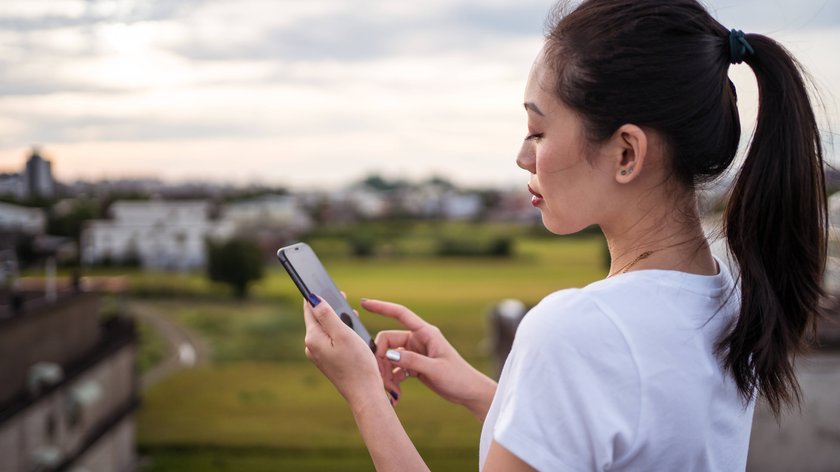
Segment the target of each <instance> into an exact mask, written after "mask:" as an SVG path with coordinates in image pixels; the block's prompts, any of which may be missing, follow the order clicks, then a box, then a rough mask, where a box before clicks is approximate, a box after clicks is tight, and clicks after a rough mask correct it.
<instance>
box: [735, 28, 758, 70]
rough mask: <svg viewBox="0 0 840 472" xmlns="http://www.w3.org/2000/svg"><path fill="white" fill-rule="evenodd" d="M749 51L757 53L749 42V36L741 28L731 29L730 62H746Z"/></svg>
mask: <svg viewBox="0 0 840 472" xmlns="http://www.w3.org/2000/svg"><path fill="white" fill-rule="evenodd" d="M747 53H750V54H755V51H754V50H753V48H752V46H750V43H749V42H747V37H746V35H744V32H743V31H741V30H731V31H729V62H730V63H731V64H740V63H742V62H744V56H746V55H747Z"/></svg>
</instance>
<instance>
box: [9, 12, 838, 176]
mask: <svg viewBox="0 0 840 472" xmlns="http://www.w3.org/2000/svg"><path fill="white" fill-rule="evenodd" d="M552 4H553V2H552V1H550V0H481V1H479V0H472V1H470V0H423V1H411V2H408V1H398V0H324V1H322V0H178V1H175V0H108V1H105V0H0V71H2V73H0V171H17V170H18V169H19V168H20V167H21V166H22V164H23V161H24V159H25V158H26V154H27V149H28V147H29V146H30V145H31V144H40V145H42V146H43V148H44V151H45V153H46V154H47V155H48V156H49V157H50V159H51V160H52V161H53V167H54V171H55V173H56V174H57V176H58V178H59V179H62V180H73V179H77V178H84V179H98V178H119V177H137V176H146V177H149V176H152V177H159V178H163V179H166V180H180V179H190V180H213V181H232V182H237V183H244V182H249V181H257V182H261V183H270V184H283V185H289V186H292V187H297V188H305V187H311V186H317V187H321V188H324V187H328V186H331V185H340V184H342V183H345V182H347V181H349V180H352V179H355V178H358V177H360V176H362V175H365V174H368V173H371V172H379V173H382V174H384V175H387V176H390V177H401V178H409V179H421V178H425V177H428V176H430V175H440V176H444V177H447V178H450V179H452V180H455V181H456V182H459V183H462V184H467V185H485V184H489V185H504V186H518V185H521V184H522V183H523V182H525V180H526V176H525V175H524V172H523V171H521V170H519V169H518V168H516V166H515V164H514V162H513V161H514V157H515V153H516V151H517V149H518V147H519V144H520V142H521V139H522V137H523V136H524V134H525V115H524V112H523V111H522V107H521V101H522V90H523V87H524V83H525V80H526V78H527V73H528V69H529V67H530V64H531V61H532V60H533V57H534V55H535V54H536V52H537V51H538V50H539V48H540V44H541V41H542V31H543V22H544V18H545V16H546V13H547V12H548V11H549V9H550V8H551V6H552ZM707 4H708V5H709V6H710V8H711V9H712V11H713V12H714V13H715V15H716V16H717V18H718V19H720V20H721V22H722V23H723V24H724V25H727V26H729V27H733V28H737V29H742V30H744V31H747V32H760V33H764V34H768V35H770V36H771V37H773V38H775V39H777V40H779V41H781V42H782V43H783V44H785V45H786V46H787V47H788V48H789V49H791V50H792V51H793V52H794V53H795V54H796V55H797V56H798V58H799V59H800V60H801V62H803V63H804V64H805V66H806V67H807V68H808V69H809V70H810V72H811V73H812V75H813V76H814V78H815V79H816V81H817V84H818V85H819V86H820V87H821V88H822V93H823V98H824V100H825V105H826V107H827V110H828V111H827V113H826V114H825V116H823V117H822V119H823V126H824V127H825V128H826V130H828V129H829V125H831V126H832V127H833V128H834V129H835V130H837V129H838V126H840V118H838V117H840V114H838V101H840V60H838V59H837V58H838V57H840V55H838V54H839V53H838V51H840V2H838V1H837V0H795V1H794V0H709V1H708V2H707ZM731 75H732V77H733V79H734V80H735V81H736V84H737V85H738V87H739V97H741V101H742V105H743V106H742V114H743V120H744V123H745V125H747V126H749V125H750V124H751V123H752V122H753V120H754V118H753V115H754V113H755V87H754V79H752V76H751V73H750V72H749V69H748V68H746V66H743V65H741V66H737V67H733V69H732V70H731ZM831 152H834V151H833V150H832V151H831Z"/></svg>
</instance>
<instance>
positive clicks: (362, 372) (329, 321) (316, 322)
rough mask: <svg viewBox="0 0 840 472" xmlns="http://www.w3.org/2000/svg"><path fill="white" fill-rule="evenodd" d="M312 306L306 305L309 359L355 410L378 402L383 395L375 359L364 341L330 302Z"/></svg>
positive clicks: (307, 354) (304, 313)
mask: <svg viewBox="0 0 840 472" xmlns="http://www.w3.org/2000/svg"><path fill="white" fill-rule="evenodd" d="M314 301H317V302H318V303H317V304H315V306H312V305H311V304H310V303H309V302H307V301H304V302H303V319H304V321H305V322H306V337H305V338H304V344H305V345H306V351H305V352H306V357H307V358H308V359H309V360H311V361H312V362H313V363H314V364H315V365H316V366H318V369H320V370H321V372H323V373H324V375H325V376H326V377H327V378H328V379H329V380H330V382H332V383H333V385H335V387H336V389H338V391H339V393H341V395H342V396H343V397H344V398H345V399H346V400H347V402H348V403H350V405H351V406H353V407H356V406H359V405H362V404H364V403H365V402H367V401H370V400H372V399H373V397H376V398H375V399H376V400H377V401H379V400H380V399H379V395H382V394H383V393H381V392H382V390H381V388H382V380H381V378H380V374H379V367H378V365H377V359H376V357H374V356H372V355H371V351H370V347H369V346H368V345H367V344H365V342H364V341H363V340H362V338H360V337H359V335H358V334H356V333H355V331H353V330H352V329H350V328H349V327H348V326H347V325H345V324H344V323H343V322H342V321H341V319H340V318H339V317H338V315H336V314H335V311H334V310H333V309H332V307H330V305H329V303H327V302H326V301H325V300H323V299H321V298H317V299H316V300H313V302H314Z"/></svg>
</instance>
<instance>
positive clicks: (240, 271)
mask: <svg viewBox="0 0 840 472" xmlns="http://www.w3.org/2000/svg"><path fill="white" fill-rule="evenodd" d="M263 269H264V260H263V256H262V252H260V249H259V247H257V245H256V244H254V242H252V241H250V240H247V239H240V238H235V239H230V240H227V241H224V242H215V241H207V276H208V277H209V278H210V280H212V281H214V282H222V283H225V284H228V285H230V286H231V288H232V289H233V293H234V295H235V296H236V297H237V298H240V299H242V298H247V297H248V287H249V284H250V283H251V282H253V281H255V280H259V279H261V278H262V277H263V272H264V270H263Z"/></svg>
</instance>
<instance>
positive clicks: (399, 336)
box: [374, 331, 411, 357]
mask: <svg viewBox="0 0 840 472" xmlns="http://www.w3.org/2000/svg"><path fill="white" fill-rule="evenodd" d="M409 339H411V331H380V332H378V333H376V341H374V342H375V343H376V355H377V357H384V356H385V351H387V350H388V349H394V348H398V347H405V346H406V345H407V344H408V340H409Z"/></svg>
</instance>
